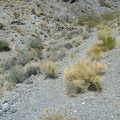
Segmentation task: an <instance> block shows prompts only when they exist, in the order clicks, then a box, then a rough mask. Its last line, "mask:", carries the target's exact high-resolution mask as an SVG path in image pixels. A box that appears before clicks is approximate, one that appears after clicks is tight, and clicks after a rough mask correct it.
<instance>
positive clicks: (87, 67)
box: [64, 60, 105, 95]
mask: <svg viewBox="0 0 120 120" xmlns="http://www.w3.org/2000/svg"><path fill="white" fill-rule="evenodd" d="M104 67H105V65H104V64H102V63H98V62H95V61H89V60H79V61H77V62H76V63H74V64H71V65H69V66H67V67H66V68H65V70H64V78H65V84H66V87H67V92H68V94H69V95H71V94H76V93H81V92H83V91H84V90H85V89H88V88H90V87H91V86H94V88H92V87H91V90H95V91H101V90H102V87H101V84H100V81H101V80H100V76H99V74H100V72H101V71H102V70H103V68H104ZM98 85H99V86H100V87H99V88H101V89H98V88H97V86H98ZM89 90H90V89H89Z"/></svg>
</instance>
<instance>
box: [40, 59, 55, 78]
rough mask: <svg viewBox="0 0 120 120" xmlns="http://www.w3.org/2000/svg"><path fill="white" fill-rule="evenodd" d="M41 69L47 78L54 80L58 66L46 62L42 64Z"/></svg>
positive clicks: (48, 61) (51, 62)
mask: <svg viewBox="0 0 120 120" xmlns="http://www.w3.org/2000/svg"><path fill="white" fill-rule="evenodd" d="M40 69H41V70H42V71H43V72H44V73H45V74H46V75H47V77H50V78H54V77H55V70H56V64H55V63H54V62H53V61H50V60H44V61H42V62H41V64H40Z"/></svg>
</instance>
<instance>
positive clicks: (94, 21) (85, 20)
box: [77, 14, 100, 28]
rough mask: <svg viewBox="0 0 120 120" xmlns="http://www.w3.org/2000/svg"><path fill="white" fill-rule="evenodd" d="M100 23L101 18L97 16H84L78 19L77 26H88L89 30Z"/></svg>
mask: <svg viewBox="0 0 120 120" xmlns="http://www.w3.org/2000/svg"><path fill="white" fill-rule="evenodd" d="M99 22H100V18H99V17H98V16H97V15H95V16H94V15H88V14H86V15H84V16H81V17H78V21H77V24H78V25H80V26H83V25H87V26H88V27H89V28H91V27H95V26H96V25H98V24H99Z"/></svg>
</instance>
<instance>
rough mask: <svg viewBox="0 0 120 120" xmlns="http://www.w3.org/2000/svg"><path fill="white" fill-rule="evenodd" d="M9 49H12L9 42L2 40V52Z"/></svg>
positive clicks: (0, 44)
mask: <svg viewBox="0 0 120 120" xmlns="http://www.w3.org/2000/svg"><path fill="white" fill-rule="evenodd" d="M9 50H10V48H9V43H8V42H5V41H3V40H0V52H3V51H9Z"/></svg>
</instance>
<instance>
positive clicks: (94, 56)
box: [88, 44, 102, 60]
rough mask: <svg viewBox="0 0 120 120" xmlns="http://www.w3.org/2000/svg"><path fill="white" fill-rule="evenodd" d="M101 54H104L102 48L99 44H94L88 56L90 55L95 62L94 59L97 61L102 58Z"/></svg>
mask: <svg viewBox="0 0 120 120" xmlns="http://www.w3.org/2000/svg"><path fill="white" fill-rule="evenodd" d="M101 52H102V50H101V49H100V47H98V45H97V44H94V45H93V46H92V47H91V48H90V49H89V50H88V55H90V56H91V57H92V59H93V60H94V59H95V60H97V59H99V58H100V56H101Z"/></svg>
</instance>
